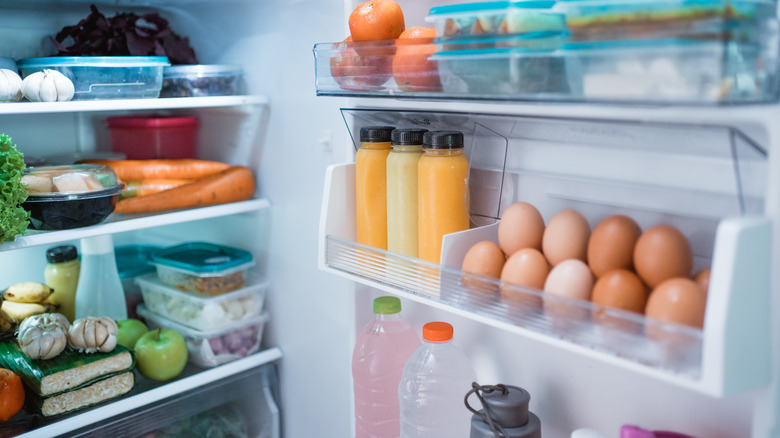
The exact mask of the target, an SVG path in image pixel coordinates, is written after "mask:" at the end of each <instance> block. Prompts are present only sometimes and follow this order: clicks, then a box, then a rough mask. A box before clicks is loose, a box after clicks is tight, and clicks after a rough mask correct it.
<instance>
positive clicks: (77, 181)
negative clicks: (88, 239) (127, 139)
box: [21, 164, 124, 230]
mask: <svg viewBox="0 0 780 438" xmlns="http://www.w3.org/2000/svg"><path fill="white" fill-rule="evenodd" d="M21 182H22V183H23V184H25V185H26V186H27V193H28V196H27V200H25V201H24V203H23V204H22V207H23V208H24V209H25V210H27V211H28V212H30V226H31V227H32V228H33V229H36V230H65V229H69V228H79V227H86V226H89V225H95V224H97V223H100V222H102V221H104V220H105V219H106V218H107V217H108V215H110V214H111V213H112V212H113V211H114V207H115V206H116V202H117V200H118V199H119V193H120V192H121V191H122V190H123V189H124V184H121V183H119V181H118V180H117V178H116V175H115V174H114V171H113V170H111V168H110V167H108V166H104V165H100V164H74V165H70V166H39V167H29V168H27V169H26V170H25V172H24V175H22V178H21Z"/></svg>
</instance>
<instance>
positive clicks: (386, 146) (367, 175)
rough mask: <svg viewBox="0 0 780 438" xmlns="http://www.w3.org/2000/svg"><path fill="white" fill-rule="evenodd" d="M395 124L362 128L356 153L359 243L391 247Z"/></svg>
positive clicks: (356, 200)
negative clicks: (390, 185) (392, 135)
mask: <svg viewBox="0 0 780 438" xmlns="http://www.w3.org/2000/svg"><path fill="white" fill-rule="evenodd" d="M393 129H395V128H393V127H392V126H365V127H362V128H360V148H359V149H358V151H357V153H356V154H355V213H356V226H357V242H358V243H362V244H364V245H369V246H373V247H376V248H380V249H384V250H386V249H387V155H388V154H389V153H390V150H391V149H392V148H391V146H390V133H391V132H392V131H393Z"/></svg>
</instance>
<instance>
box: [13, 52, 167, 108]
mask: <svg viewBox="0 0 780 438" xmlns="http://www.w3.org/2000/svg"><path fill="white" fill-rule="evenodd" d="M16 63H17V65H18V66H19V71H20V72H21V73H22V77H24V78H26V77H27V76H30V75H32V74H34V73H37V72H40V71H43V70H54V71H57V72H60V73H62V74H63V75H65V77H67V78H68V79H70V80H71V81H72V82H73V87H74V93H73V100H104V99H144V98H156V97H159V96H160V90H161V89H162V73H163V68H164V67H166V66H168V65H170V62H169V61H168V58H167V57H165V56H50V57H43V58H24V59H20V60H18V61H17V62H16Z"/></svg>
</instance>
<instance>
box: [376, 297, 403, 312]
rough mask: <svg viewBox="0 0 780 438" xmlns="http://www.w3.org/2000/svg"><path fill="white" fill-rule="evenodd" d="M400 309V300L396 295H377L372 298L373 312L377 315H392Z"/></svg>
mask: <svg viewBox="0 0 780 438" xmlns="http://www.w3.org/2000/svg"><path fill="white" fill-rule="evenodd" d="M400 311H401V300H400V299H399V298H398V297H379V298H375V299H374V313H376V314H377V315H392V314H394V313H398V312H400Z"/></svg>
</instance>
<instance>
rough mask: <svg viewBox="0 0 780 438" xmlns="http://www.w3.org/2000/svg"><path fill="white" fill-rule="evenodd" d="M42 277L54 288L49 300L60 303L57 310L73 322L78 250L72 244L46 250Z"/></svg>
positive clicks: (77, 276) (79, 265)
mask: <svg viewBox="0 0 780 438" xmlns="http://www.w3.org/2000/svg"><path fill="white" fill-rule="evenodd" d="M46 261H47V262H48V263H47V264H46V268H44V270H43V278H44V281H45V282H46V284H47V285H48V286H49V287H51V288H52V289H54V293H53V294H52V295H51V296H50V297H49V301H51V302H54V303H57V304H59V305H60V307H59V310H58V312H59V313H61V314H63V315H65V317H66V318H68V321H70V322H73V320H74V318H75V317H76V287H77V286H78V284H79V272H80V271H81V262H79V258H78V251H76V247H75V246H73V245H63V246H55V247H52V248H49V249H48V250H46Z"/></svg>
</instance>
